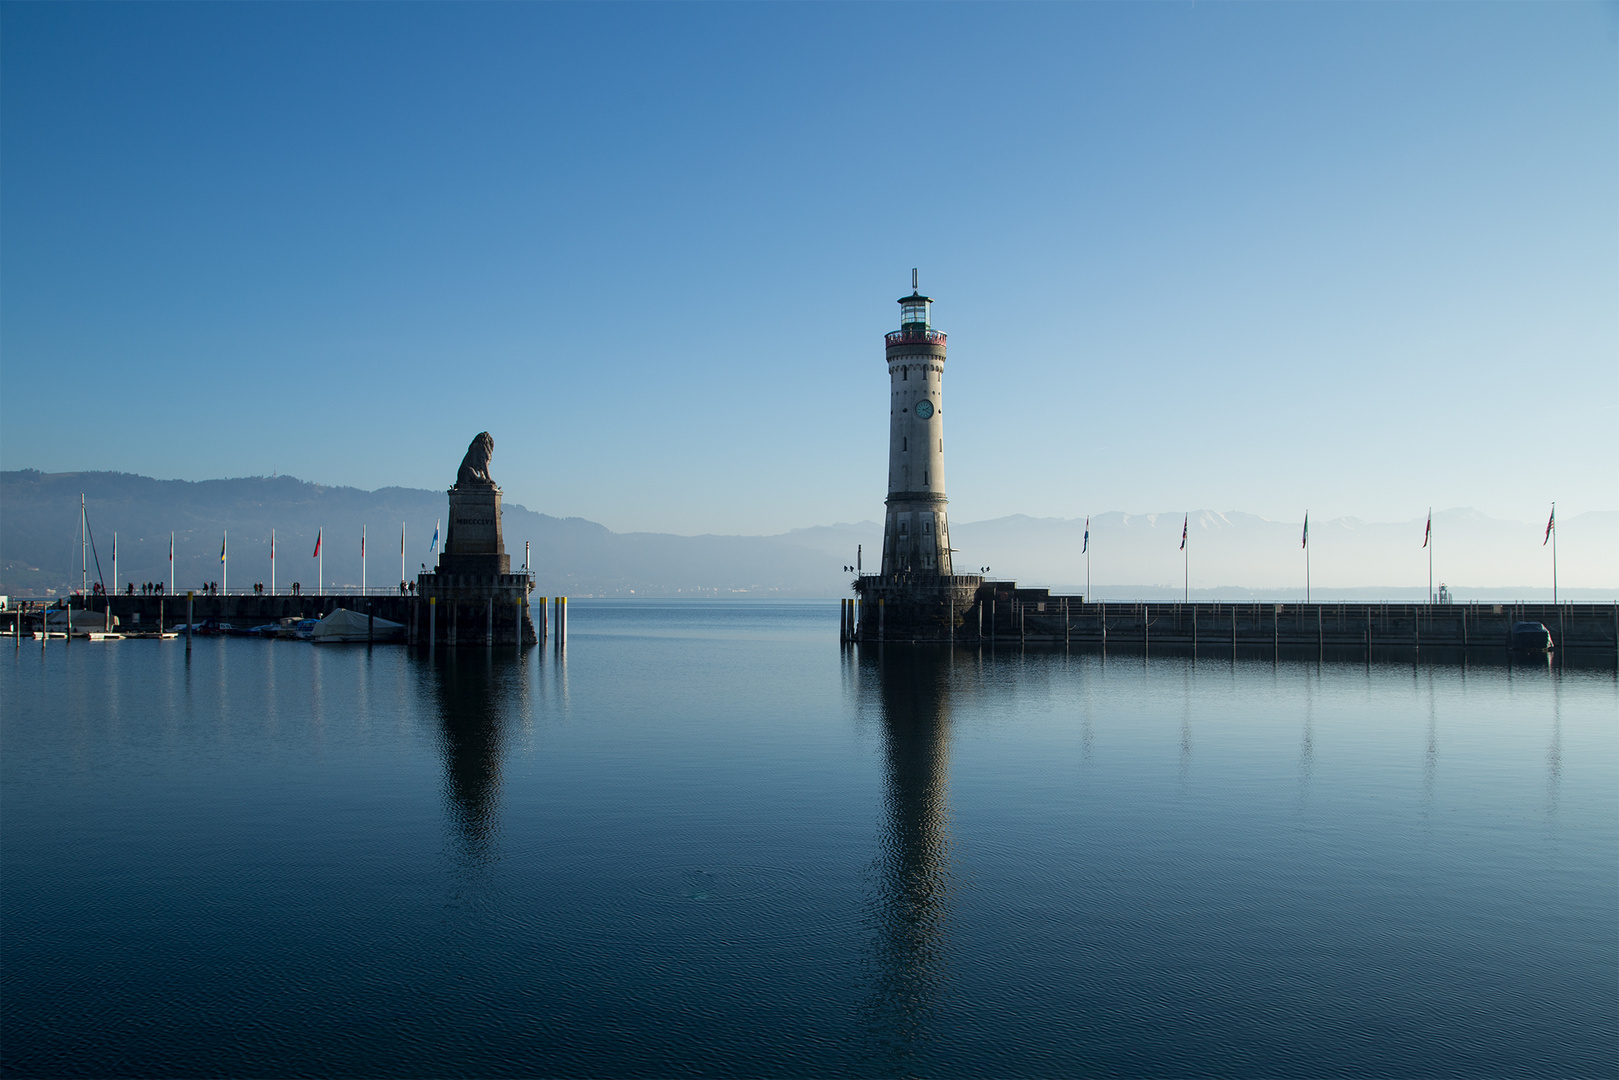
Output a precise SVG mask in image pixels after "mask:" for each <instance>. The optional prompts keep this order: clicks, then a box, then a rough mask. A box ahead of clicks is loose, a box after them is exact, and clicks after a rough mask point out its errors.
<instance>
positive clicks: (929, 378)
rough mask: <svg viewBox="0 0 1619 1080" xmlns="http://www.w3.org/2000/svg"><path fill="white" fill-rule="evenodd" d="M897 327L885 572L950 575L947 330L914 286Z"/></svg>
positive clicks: (891, 362) (891, 343)
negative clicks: (938, 326)
mask: <svg viewBox="0 0 1619 1080" xmlns="http://www.w3.org/2000/svg"><path fill="white" fill-rule="evenodd" d="M899 312H900V314H899V329H898V330H895V331H893V332H891V333H889V334H888V335H886V337H885V340H884V348H885V351H886V353H887V359H888V391H889V392H888V499H887V514H886V515H885V520H884V522H883V578H884V579H885V580H886V581H890V582H892V581H894V580H895V579H896V578H904V579H909V580H911V581H917V580H918V579H923V578H933V577H939V576H944V577H949V576H950V575H951V565H950V524H949V521H948V520H947V517H946V514H945V506H946V504H947V503H948V501H949V500H947V499H946V498H945V493H944V355H945V335H944V334H943V333H941V332H940V331H938V330H935V329H933V298H932V297H928V296H923V295H922V294H921V293H920V292H918V291H917V288H916V271H915V270H912V271H911V295H909V296H902V297H900V299H899Z"/></svg>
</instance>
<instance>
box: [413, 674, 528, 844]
mask: <svg viewBox="0 0 1619 1080" xmlns="http://www.w3.org/2000/svg"><path fill="white" fill-rule="evenodd" d="M422 670H423V675H424V677H425V679H426V681H427V684H428V689H429V692H430V695H431V700H432V701H433V702H434V703H435V704H436V705H437V709H438V732H437V734H438V740H439V753H440V755H441V756H442V758H443V761H444V810H445V815H446V817H447V819H448V821H449V823H450V825H451V826H452V827H453V829H454V831H455V837H456V842H457V845H458V848H459V851H458V854H459V856H460V858H462V859H463V860H465V861H466V862H468V863H469V864H476V863H480V862H483V861H485V860H487V859H489V858H491V857H493V855H494V840H495V837H496V835H497V834H498V832H499V824H500V786H501V766H502V759H503V758H504V755H505V750H506V740H507V738H508V736H509V734H510V731H511V727H512V725H513V724H515V723H518V722H520V720H521V717H522V714H523V712H524V700H523V698H524V683H525V679H524V674H525V672H524V665H523V664H522V663H520V662H518V661H515V660H513V659H512V658H510V657H495V656H488V655H486V656H481V657H475V656H468V655H457V654H456V653H455V652H454V651H453V650H451V651H450V652H449V654H448V655H447V656H446V657H445V658H444V660H442V661H441V662H438V663H431V664H425V665H423V669H422Z"/></svg>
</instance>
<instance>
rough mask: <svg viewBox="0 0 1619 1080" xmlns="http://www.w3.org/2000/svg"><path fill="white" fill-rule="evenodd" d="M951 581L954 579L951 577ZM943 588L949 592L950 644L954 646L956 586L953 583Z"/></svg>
mask: <svg viewBox="0 0 1619 1080" xmlns="http://www.w3.org/2000/svg"><path fill="white" fill-rule="evenodd" d="M951 581H952V582H954V581H955V579H954V578H952V579H951ZM945 588H946V589H948V590H949V592H950V644H951V646H952V647H954V646H955V644H956V587H955V585H954V584H949V585H946V586H945Z"/></svg>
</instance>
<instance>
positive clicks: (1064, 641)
mask: <svg viewBox="0 0 1619 1080" xmlns="http://www.w3.org/2000/svg"><path fill="white" fill-rule="evenodd" d="M1062 647H1063V648H1064V649H1065V650H1066V649H1067V648H1068V598H1067V597H1066V596H1065V597H1063V600H1062Z"/></svg>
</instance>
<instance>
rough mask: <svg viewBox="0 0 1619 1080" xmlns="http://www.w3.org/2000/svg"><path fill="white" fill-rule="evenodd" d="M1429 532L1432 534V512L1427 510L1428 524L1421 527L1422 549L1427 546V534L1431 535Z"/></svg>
mask: <svg viewBox="0 0 1619 1080" xmlns="http://www.w3.org/2000/svg"><path fill="white" fill-rule="evenodd" d="M1431 532H1433V511H1432V510H1429V511H1428V524H1427V525H1425V526H1423V529H1422V546H1423V547H1427V546H1428V534H1429V533H1431Z"/></svg>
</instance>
